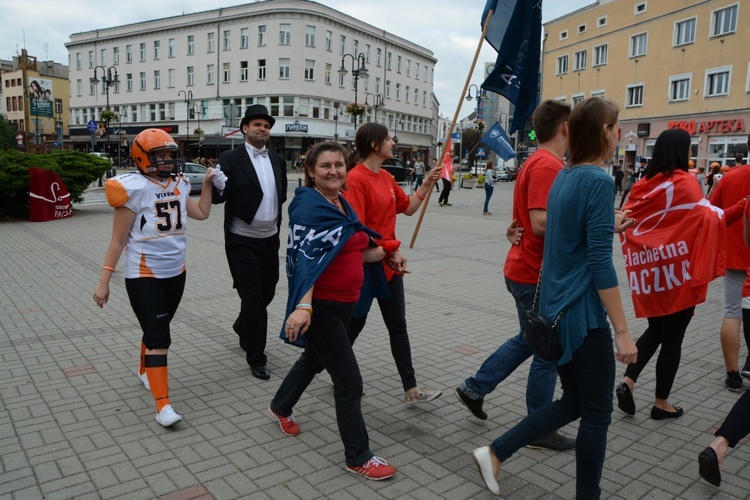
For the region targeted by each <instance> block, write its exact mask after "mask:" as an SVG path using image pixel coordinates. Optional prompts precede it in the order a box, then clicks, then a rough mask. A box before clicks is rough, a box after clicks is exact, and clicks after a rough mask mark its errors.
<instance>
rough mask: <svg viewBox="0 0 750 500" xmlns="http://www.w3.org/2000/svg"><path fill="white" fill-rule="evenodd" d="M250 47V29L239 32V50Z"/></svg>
mask: <svg viewBox="0 0 750 500" xmlns="http://www.w3.org/2000/svg"><path fill="white" fill-rule="evenodd" d="M249 46H250V28H242V29H241V30H240V48H241V49H246V48H248V47H249Z"/></svg>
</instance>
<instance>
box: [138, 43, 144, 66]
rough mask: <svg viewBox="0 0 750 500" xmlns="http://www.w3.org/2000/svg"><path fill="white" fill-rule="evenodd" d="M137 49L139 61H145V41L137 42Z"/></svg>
mask: <svg viewBox="0 0 750 500" xmlns="http://www.w3.org/2000/svg"><path fill="white" fill-rule="evenodd" d="M138 51H139V56H140V58H139V61H140V62H145V61H146V43H145V42H142V43H140V44H139V46H138Z"/></svg>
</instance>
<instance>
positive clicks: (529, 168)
mask: <svg viewBox="0 0 750 500" xmlns="http://www.w3.org/2000/svg"><path fill="white" fill-rule="evenodd" d="M562 168H563V162H562V160H560V159H559V158H557V157H556V156H555V155H554V154H552V153H551V152H549V151H547V150H546V149H539V150H537V151H536V152H535V153H534V154H533V155H531V156H530V157H529V159H528V160H526V163H524V165H523V168H522V169H521V173H520V174H519V175H518V179H517V180H516V186H515V188H514V191H513V218H514V219H515V220H517V221H518V225H519V226H521V227H523V228H524V233H523V237H522V238H521V244H520V245H511V247H510V251H508V256H507V257H506V258H505V269H504V270H503V272H504V273H505V277H506V278H508V279H509V280H511V281H515V282H516V283H523V284H533V283H536V282H537V281H538V280H539V269H540V268H541V266H542V256H543V254H544V238H539V237H537V236H535V235H534V232H533V231H532V230H531V217H530V216H529V210H534V209H540V210H547V197H548V195H549V190H550V188H552V183H553V182H555V177H557V174H558V173H559V172H560V170H562Z"/></svg>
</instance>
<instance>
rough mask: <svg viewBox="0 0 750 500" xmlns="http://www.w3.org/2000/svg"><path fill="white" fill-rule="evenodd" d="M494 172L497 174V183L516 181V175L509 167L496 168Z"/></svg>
mask: <svg viewBox="0 0 750 500" xmlns="http://www.w3.org/2000/svg"><path fill="white" fill-rule="evenodd" d="M495 171H496V172H497V180H498V181H505V182H512V181H514V180H516V174H515V172H513V171H512V170H511V168H510V167H497V168H496V169H495Z"/></svg>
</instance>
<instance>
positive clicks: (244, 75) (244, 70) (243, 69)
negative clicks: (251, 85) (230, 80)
mask: <svg viewBox="0 0 750 500" xmlns="http://www.w3.org/2000/svg"><path fill="white" fill-rule="evenodd" d="M249 76H250V67H249V66H248V64H247V61H240V81H241V82H246V81H247V79H248V77H249Z"/></svg>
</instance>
